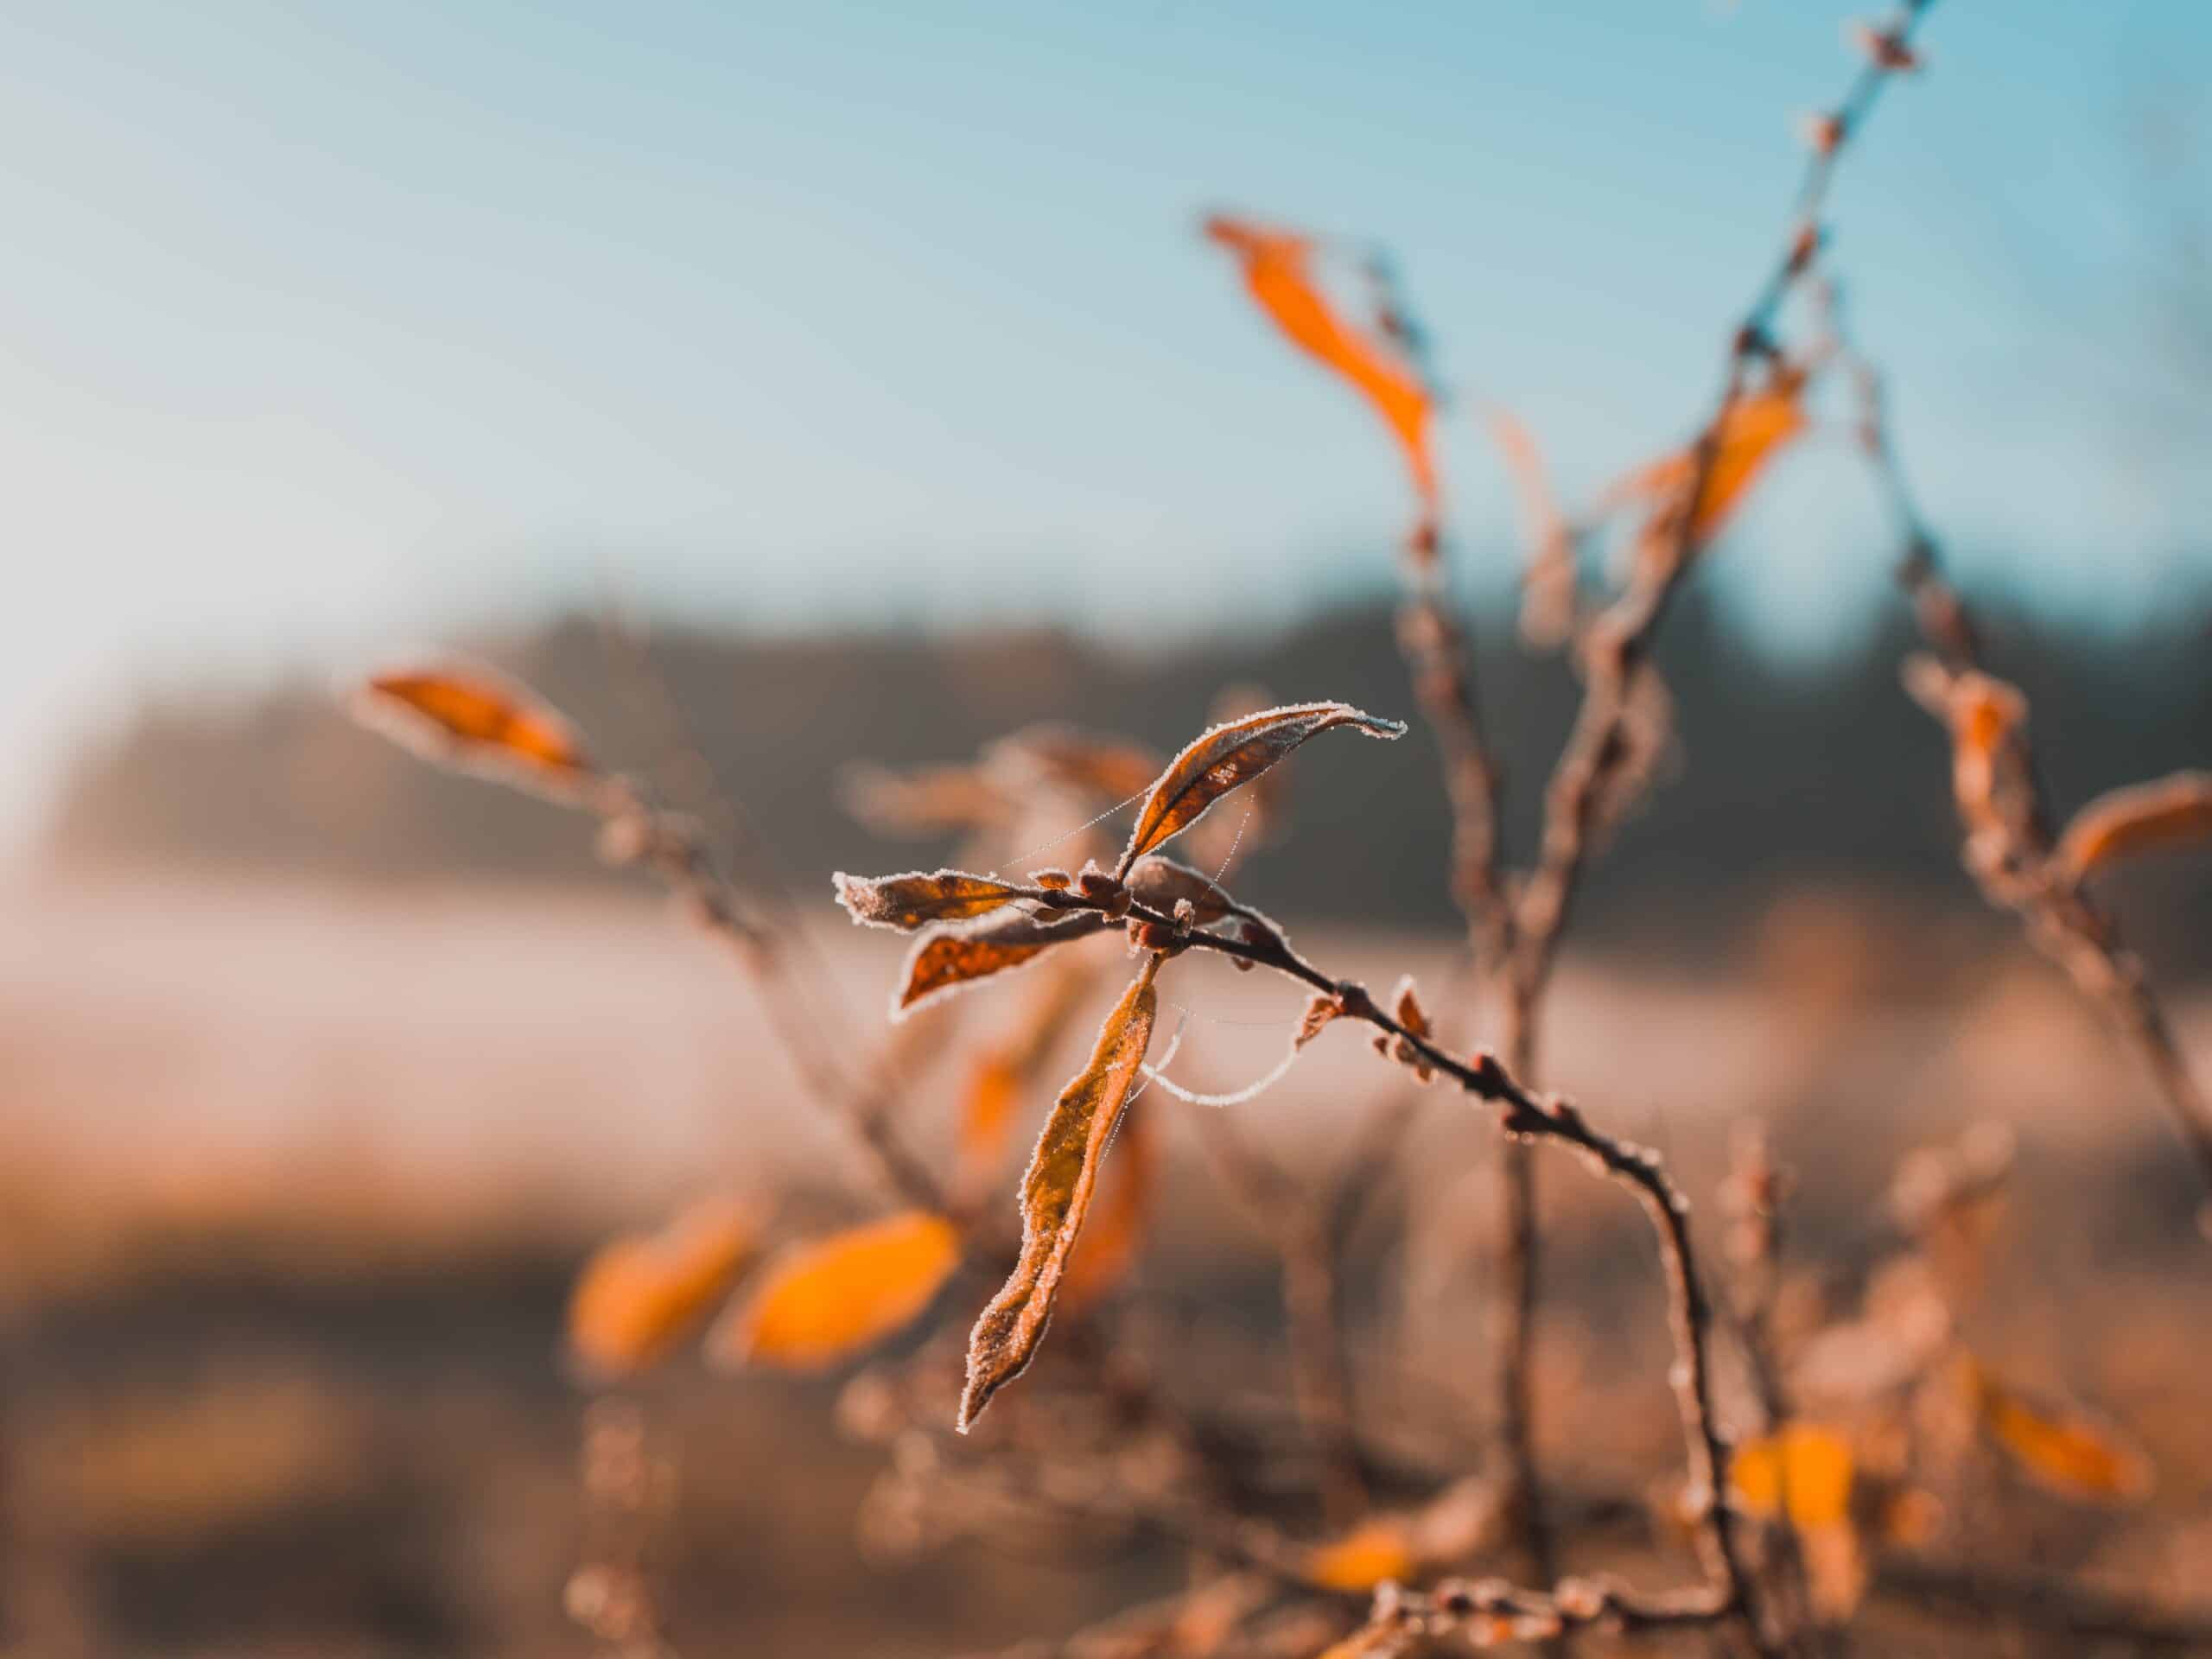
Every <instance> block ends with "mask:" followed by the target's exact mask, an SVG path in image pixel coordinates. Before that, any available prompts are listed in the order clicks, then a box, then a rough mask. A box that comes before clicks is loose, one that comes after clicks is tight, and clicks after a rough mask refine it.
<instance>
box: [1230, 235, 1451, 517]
mask: <svg viewBox="0 0 2212 1659" xmlns="http://www.w3.org/2000/svg"><path fill="white" fill-rule="evenodd" d="M1205 230H1206V234H1207V235H1208V236H1209V237H1211V238H1213V240H1215V241H1216V242H1218V243H1219V244H1220V245H1222V246H1223V247H1224V248H1227V249H1228V250H1229V251H1230V252H1231V253H1232V254H1234V255H1235V256H1236V258H1237V260H1238V262H1239V263H1240V264H1242V265H1243V270H1244V286H1245V287H1246V288H1247V289H1249V290H1250V292H1251V296H1252V297H1253V298H1254V299H1255V300H1256V301H1258V302H1259V303H1260V307H1261V308H1262V310H1264V311H1265V312H1266V313H1267V314H1268V315H1269V316H1270V317H1272V318H1274V323H1275V326H1276V327H1278V328H1280V329H1281V330H1282V332H1283V334H1285V335H1286V336H1287V338H1288V339H1289V340H1290V341H1291V343H1292V344H1293V345H1294V346H1298V347H1299V349H1300V350H1301V351H1303V352H1305V353H1306V354H1307V355H1308V356H1310V357H1313V359H1316V360H1317V361H1319V362H1320V363H1322V364H1324V365H1326V366H1328V367H1329V368H1332V369H1334V370H1335V371H1336V372H1338V374H1340V375H1342V376H1343V377H1344V378H1345V379H1346V380H1347V381H1349V382H1350V383H1351V385H1353V386H1354V387H1355V388H1356V389H1357V391H1359V393H1360V394H1361V396H1363V397H1365V398H1366V399H1367V401H1368V402H1369V403H1370V404H1372V405H1374V408H1375V410H1376V413H1377V414H1378V415H1380V416H1382V417H1383V423H1384V424H1385V425H1387V426H1388V427H1389V429H1390V431H1391V433H1392V435H1394V436H1395V437H1396V439H1397V441H1398V446H1399V448H1402V450H1404V452H1405V456H1406V465H1407V467H1408V469H1409V470H1410V471H1411V473H1412V474H1413V485H1414V493H1415V494H1416V495H1417V496H1418V497H1419V498H1420V499H1421V511H1422V514H1423V517H1424V519H1425V520H1427V521H1428V522H1431V523H1433V521H1434V519H1435V517H1436V512H1437V483H1436V463H1435V460H1434V457H1433V455H1432V454H1430V452H1429V445H1428V420H1429V414H1430V409H1429V400H1428V394H1427V391H1424V390H1423V389H1422V387H1421V382H1420V381H1419V380H1418V379H1416V378H1414V375H1413V374H1411V373H1410V372H1408V370H1407V369H1406V368H1405V367H1403V366H1402V365H1401V364H1400V363H1398V362H1397V361H1396V360H1395V357H1394V356H1393V354H1392V353H1389V352H1388V351H1387V350H1386V348H1385V347H1384V346H1382V345H1381V344H1380V343H1379V342H1377V341H1376V340H1370V339H1369V338H1368V337H1367V336H1366V335H1364V334H1361V333H1360V332H1359V331H1358V330H1357V329H1356V328H1354V327H1352V326H1351V324H1350V323H1348V322H1346V321H1344V319H1343V318H1342V317H1340V316H1338V315H1337V312H1336V310H1335V308H1333V307H1332V306H1331V305H1330V303H1329V302H1328V300H1327V298H1326V297H1325V296H1323V294H1322V293H1321V291H1320V289H1319V288H1318V287H1316V286H1315V284H1314V282H1313V271H1312V269H1311V256H1312V253H1313V244H1312V243H1311V242H1309V241H1308V240H1307V239H1306V238H1304V237H1302V236H1296V235H1292V234H1290V233H1288V232H1282V231H1274V230H1268V229H1266V228H1264V227H1263V226H1257V225H1249V224H1246V223H1244V222H1243V221H1242V220H1239V219H1228V218H1224V217H1220V216H1218V215H1217V216H1216V217H1214V218H1212V219H1208V220H1207V221H1206V226H1205Z"/></svg>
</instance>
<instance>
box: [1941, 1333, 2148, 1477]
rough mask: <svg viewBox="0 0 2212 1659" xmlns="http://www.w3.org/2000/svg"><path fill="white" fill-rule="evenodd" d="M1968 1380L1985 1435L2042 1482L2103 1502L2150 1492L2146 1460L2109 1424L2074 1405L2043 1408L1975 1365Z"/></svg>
mask: <svg viewBox="0 0 2212 1659" xmlns="http://www.w3.org/2000/svg"><path fill="white" fill-rule="evenodd" d="M1968 1384H1969V1387H1970V1388H1971V1389H1972V1390H1973V1394H1974V1403H1975V1406H1976V1408H1978V1409H1979V1411H1980V1415H1981V1421H1982V1426H1983V1427H1986V1429H1987V1430H1988V1431H1989V1437H1990V1439H1992V1440H1994V1441H1996V1443H1997V1444H1998V1445H1999V1446H2000V1447H2002V1448H2003V1449H2004V1451H2005V1453H2006V1454H2007V1455H2008V1456H2010V1457H2011V1458H2012V1461H2013V1462H2014V1463H2016V1464H2018V1465H2019V1466H2020V1468H2021V1469H2022V1470H2024V1471H2026V1473H2027V1474H2028V1475H2030V1476H2031V1477H2032V1478H2034V1479H2035V1480H2037V1481H2038V1482H2040V1483H2041V1484H2044V1485H2045V1486H2048V1487H2050V1488H2051V1489H2052V1490H2053V1491H2058V1492H2063V1493H2064V1494H2066V1495H2067V1496H2068V1497H2079V1498H2087V1499H2091V1500H2094V1501H2095V1502H2098V1503H2133V1502H2134V1501H2135V1500H2137V1499H2139V1498H2141V1497H2145V1496H2146V1495H2147V1494H2148V1493H2149V1492H2150V1490H2151V1486H2152V1472H2151V1464H2150V1460H2149V1459H2147V1458H2145V1456H2144V1455H2143V1453H2142V1452H2139V1451H2138V1450H2136V1449H2135V1448H2134V1447H2133V1446H2130V1445H2128V1444H2127V1443H2126V1441H2125V1440H2122V1439H2121V1438H2120V1435H2119V1433H2117V1432H2116V1431H2115V1430H2113V1428H2111V1427H2109V1426H2107V1425H2106V1424H2104V1423H2101V1422H2098V1421H2095V1420H2094V1418H2092V1417H2090V1416H2089V1415H2088V1414H2086V1413H2084V1412H2081V1411H2078V1410H2069V1409H2067V1408H2063V1407H2062V1408H2045V1407H2044V1406H2042V1405H2040V1404H2038V1403H2037V1402H2034V1401H2031V1400H2030V1399H2029V1398H2028V1397H2027V1396H2026V1395H2022V1394H2020V1393H2019V1392H2018V1391H2017V1390H2016V1389H2012V1388H2011V1387H2009V1386H2007V1385H2006V1384H2005V1383H2001V1382H1999V1380H1998V1379H1997V1378H1996V1377H1994V1376H1991V1375H1990V1374H1989V1372H1988V1371H1987V1370H1985V1369H1984V1368H1983V1367H1981V1366H1980V1365H1974V1366H1972V1367H1971V1368H1970V1370H1969V1373H1968Z"/></svg>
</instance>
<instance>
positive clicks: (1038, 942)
mask: <svg viewBox="0 0 2212 1659" xmlns="http://www.w3.org/2000/svg"><path fill="white" fill-rule="evenodd" d="M1112 925H1114V924H1113V923H1112V922H1111V921H1110V920H1109V919H1108V918H1106V917H1104V916H1102V915H1100V914H1099V913H1098V912H1096V911H1077V912H1075V913H1073V914H1072V915H1069V916H1063V917H1058V918H1055V917H1051V916H1032V915H1030V914H1029V913H1028V912H1026V911H1014V912H1007V913H1005V914H1002V915H996V916H990V917H987V918H985V919H984V920H982V922H979V923H977V924H976V925H974V926H972V927H949V928H944V929H943V930H941V931H937V932H933V933H925V934H924V935H923V936H922V937H921V938H919V939H918V940H917V941H915V944H914V948H913V950H912V952H911V953H909V955H908V956H907V957H906V971H905V972H904V973H902V974H901V975H900V976H899V991H898V994H897V998H896V1000H895V1001H893V1005H892V1009H891V1017H892V1018H893V1020H903V1019H905V1018H906V1016H907V1014H910V1013H912V1011H913V1010H914V1009H915V1008H916V1007H918V1006H919V1005H920V1004H921V1003H923V1002H925V1001H928V1000H929V999H930V998H931V997H934V996H939V995H944V993H946V992H948V991H954V990H957V989H959V988H961V987H963V986H965V985H972V984H973V983H975V982H976V981H977V980H979V979H986V978H988V977H989V976H991V975H993V974H1002V973H1004V972H1006V970H1007V969H1009V968H1019V967H1021V966H1022V965H1024V964H1025V963H1030V962H1033V961H1035V960H1036V958H1037V957H1039V956H1040V955H1041V954H1043V953H1044V952H1045V951H1046V950H1050V949H1052V946H1054V945H1056V944H1068V943H1069V942H1070V941H1071V940H1074V939H1087V938H1091V937H1093V936H1094V935H1096V934H1098V933H1102V932H1103V931H1106V929H1107V928H1109V927H1110V926H1112Z"/></svg>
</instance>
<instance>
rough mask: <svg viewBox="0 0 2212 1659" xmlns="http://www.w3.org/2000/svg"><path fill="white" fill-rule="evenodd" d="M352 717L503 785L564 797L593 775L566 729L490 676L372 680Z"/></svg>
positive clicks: (449, 673) (455, 673)
mask: <svg viewBox="0 0 2212 1659" xmlns="http://www.w3.org/2000/svg"><path fill="white" fill-rule="evenodd" d="M353 712H354V714H355V715H356V716H357V717H358V718H359V719H360V720H361V721H363V722H364V723H365V724H367V725H371V726H374V727H376V728H378V730H380V731H382V732H384V733H385V735H387V736H389V737H391V738H392V739H394V740H395V741H397V742H400V743H403V744H404V745H405V746H406V747H409V748H411V749H413V750H415V751H416V753H420V754H423V755H425V756H426V757H428V758H429V759H430V760H435V761H437V762H439V763H440V764H441V765H444V766H456V767H459V768H461V770H463V771H470V772H479V773H481V774H483V775H486V776H489V777H493V778H496V779H499V781H501V782H503V783H511V784H520V785H524V786H526V787H531V788H536V789H539V790H543V791H547V792H550V793H552V794H556V795H562V796H565V795H569V794H572V793H574V792H575V790H576V789H577V788H578V787H579V786H580V785H582V784H584V783H585V782H586V781H587V780H588V779H590V778H591V777H592V776H593V772H594V768H593V766H592V762H591V760H590V758H589V757H588V755H586V754H585V753H584V747H583V744H582V741H581V740H580V739H579V738H578V737H577V736H576V734H575V730H574V728H571V727H570V726H569V722H568V721H565V720H563V718H562V717H561V716H560V715H558V714H556V713H555V712H554V710H553V709H550V707H548V706H547V705H546V704H544V703H543V702H539V701H538V700H537V697H536V696H533V695H532V694H531V693H530V692H528V691H526V690H524V689H523V688H522V687H520V686H518V685H515V684H513V683H510V682H508V681H506V680H505V679H504V678H502V677H499V675H496V674H494V673H493V672H492V671H490V670H488V669H479V668H472V669H466V670H462V669H440V670H431V671H401V672H395V673H390V674H378V675H375V676H373V677H371V678H370V680H369V681H368V683H366V684H365V685H364V686H363V687H362V688H361V690H360V691H359V693H358V694H357V695H356V696H355V697H354V700H353Z"/></svg>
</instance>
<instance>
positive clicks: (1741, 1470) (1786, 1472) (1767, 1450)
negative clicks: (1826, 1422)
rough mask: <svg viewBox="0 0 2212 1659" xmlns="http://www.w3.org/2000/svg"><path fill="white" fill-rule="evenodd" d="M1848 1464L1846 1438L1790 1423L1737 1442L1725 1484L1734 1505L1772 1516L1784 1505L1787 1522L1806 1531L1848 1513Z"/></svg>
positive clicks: (1851, 1465)
mask: <svg viewBox="0 0 2212 1659" xmlns="http://www.w3.org/2000/svg"><path fill="white" fill-rule="evenodd" d="M1854 1467H1855V1460H1854V1459H1853V1456H1852V1452H1851V1443H1850V1442H1849V1441H1848V1440H1845V1439H1844V1437H1843V1436H1842V1435H1841V1434H1840V1433H1837V1432H1836V1431H1835V1430H1834V1429H1832V1428H1827V1427H1821V1425H1820V1424H1817V1423H1791V1424H1789V1426H1787V1427H1784V1428H1783V1429H1781V1430H1780V1431H1779V1432H1777V1433H1772V1434H1763V1435H1760V1436H1758V1437H1757V1438H1755V1439H1751V1440H1745V1441H1744V1442H1743V1443H1742V1444H1741V1445H1740V1446H1737V1448H1736V1450H1735V1452H1734V1454H1733V1455H1732V1457H1730V1459H1729V1460H1728V1484H1729V1488H1730V1490H1731V1491H1732V1492H1733V1494H1734V1495H1735V1499H1736V1504H1737V1507H1738V1508H1739V1509H1741V1510H1745V1511H1746V1512H1747V1513H1749V1514H1751V1515H1756V1516H1759V1517H1760V1518H1761V1519H1762V1520H1767V1521H1772V1520H1777V1519H1779V1518H1780V1516H1782V1514H1783V1509H1784V1506H1785V1505H1786V1506H1787V1508H1788V1510H1789V1522H1790V1524H1791V1525H1792V1526H1793V1527H1796V1529H1798V1530H1800V1531H1802V1532H1809V1531H1811V1530H1812V1529H1815V1528H1816V1527H1825V1526H1832V1525H1834V1524H1835V1523H1836V1522H1840V1521H1843V1520H1845V1519H1847V1518H1848V1517H1849V1516H1850V1514H1851V1486H1852V1478H1853V1469H1854Z"/></svg>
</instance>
